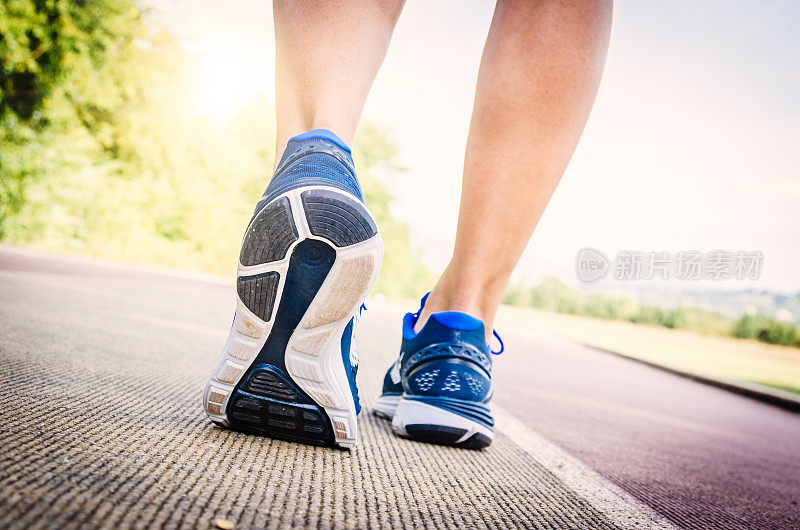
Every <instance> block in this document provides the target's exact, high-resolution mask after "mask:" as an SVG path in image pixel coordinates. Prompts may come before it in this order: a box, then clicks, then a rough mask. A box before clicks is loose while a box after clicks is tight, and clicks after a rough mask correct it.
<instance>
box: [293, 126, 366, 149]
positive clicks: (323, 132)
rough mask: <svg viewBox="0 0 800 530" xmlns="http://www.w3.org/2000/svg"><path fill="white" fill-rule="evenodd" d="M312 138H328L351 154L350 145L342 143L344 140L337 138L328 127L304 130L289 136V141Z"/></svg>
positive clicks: (301, 140)
mask: <svg viewBox="0 0 800 530" xmlns="http://www.w3.org/2000/svg"><path fill="white" fill-rule="evenodd" d="M313 139H322V140H328V141H329V142H332V143H334V144H336V145H337V146H339V147H340V148H342V149H344V150H345V151H347V152H348V153H349V154H352V151H350V147H348V145H347V144H346V143H344V140H342V139H341V138H339V137H338V136H337V135H336V134H335V133H334V132H333V131H329V130H328V129H312V130H310V131H308V132H304V133H303V134H298V135H297V136H293V137H292V138H290V139H289V143H292V142H303V141H305V140H313Z"/></svg>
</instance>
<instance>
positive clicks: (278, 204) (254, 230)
mask: <svg viewBox="0 0 800 530" xmlns="http://www.w3.org/2000/svg"><path fill="white" fill-rule="evenodd" d="M297 237H298V235H297V227H296V226H295V224H294V220H293V219H292V211H291V205H290V204H289V199H288V198H286V197H283V198H280V199H277V200H275V201H273V202H271V203H269V204H267V205H266V206H265V207H264V208H262V209H261V211H259V212H258V213H257V214H256V215H255V216H254V218H253V220H252V222H251V223H250V226H248V227H247V233H246V234H245V236H244V241H243V242H242V250H241V252H240V253H239V262H240V263H241V264H242V265H244V266H252V265H261V264H263V263H270V262H273V261H280V260H282V259H283V258H285V257H286V252H287V251H288V250H289V247H291V246H292V243H294V242H295V241H296V240H297Z"/></svg>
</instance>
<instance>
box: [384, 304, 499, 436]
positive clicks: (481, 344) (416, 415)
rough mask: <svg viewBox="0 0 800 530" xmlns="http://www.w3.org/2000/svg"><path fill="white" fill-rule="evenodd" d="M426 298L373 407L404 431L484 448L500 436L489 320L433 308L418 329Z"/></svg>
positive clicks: (410, 317) (411, 316)
mask: <svg viewBox="0 0 800 530" xmlns="http://www.w3.org/2000/svg"><path fill="white" fill-rule="evenodd" d="M426 298H427V295H426V296H425V297H423V299H422V304H421V306H420V309H419V311H417V312H416V313H407V314H406V316H405V317H404V318H403V340H402V345H401V347H400V357H399V358H398V360H397V361H395V363H394V364H393V365H392V366H391V367H390V368H389V371H388V372H387V373H386V377H384V380H383V391H382V392H381V396H380V398H379V399H378V400H377V401H376V402H375V405H374V406H373V412H374V413H375V414H376V415H378V416H381V417H385V418H390V419H391V420H392V426H393V428H394V430H395V432H396V433H398V434H400V435H402V436H408V437H409V438H413V439H415V440H419V441H422V442H430V443H437V444H444V445H455V446H459V447H465V448H468V449H482V448H484V447H486V446H488V445H489V444H491V443H492V438H493V436H494V431H493V427H494V419H493V418H492V414H491V412H490V410H489V407H488V403H489V400H490V399H491V397H492V391H493V387H492V358H491V357H492V356H491V354H492V353H494V352H492V351H491V350H490V348H489V346H488V345H487V344H486V335H485V330H484V325H483V322H482V321H481V320H479V319H477V318H475V317H472V316H470V315H467V314H466V313H461V312H458V311H446V312H442V313H433V314H432V315H431V316H430V318H429V319H428V321H427V322H426V323H425V326H424V327H423V328H422V329H421V330H420V332H419V333H414V324H416V322H417V319H419V315H420V312H421V311H422V307H424V306H425V300H426ZM495 336H497V334H496V333H495ZM497 338H498V340H499V339H500V337H499V336H497ZM501 346H502V341H501ZM502 351H503V350H502V348H501V350H500V351H499V352H497V353H501V352H502Z"/></svg>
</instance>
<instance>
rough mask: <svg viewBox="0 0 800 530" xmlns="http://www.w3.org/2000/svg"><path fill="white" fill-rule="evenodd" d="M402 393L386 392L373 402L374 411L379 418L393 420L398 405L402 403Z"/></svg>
mask: <svg viewBox="0 0 800 530" xmlns="http://www.w3.org/2000/svg"><path fill="white" fill-rule="evenodd" d="M401 397H402V396H401V395H400V394H384V395H382V396H381V397H379V398H378V399H376V400H375V403H373V404H372V413H373V414H375V415H376V416H378V417H379V418H384V419H387V420H391V419H392V418H394V413H395V412H396V411H397V405H398V403H400V398H401Z"/></svg>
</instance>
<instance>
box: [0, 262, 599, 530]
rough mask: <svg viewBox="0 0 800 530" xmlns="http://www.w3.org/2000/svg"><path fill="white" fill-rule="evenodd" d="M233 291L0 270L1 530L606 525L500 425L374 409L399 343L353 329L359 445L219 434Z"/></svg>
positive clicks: (165, 280) (153, 280)
mask: <svg viewBox="0 0 800 530" xmlns="http://www.w3.org/2000/svg"><path fill="white" fill-rule="evenodd" d="M233 305H234V290H233V287H224V286H214V285H209V284H199V283H197V282H194V281H191V280H179V279H175V278H169V277H166V276H163V277H162V276H152V277H141V278H140V277H136V276H135V275H133V276H131V277H122V278H114V277H111V276H104V275H88V274H87V275H80V274H70V275H64V274H50V273H47V272H38V273H23V272H13V271H12V272H4V273H3V274H1V275H0V444H1V445H0V447H2V453H0V525H2V526H3V527H12V528H31V527H52V528H93V527H122V528H127V527H138V528H144V527H148V528H149V527H166V528H178V527H199V528H209V527H213V526H212V525H213V521H214V520H215V519H216V518H224V519H228V520H230V521H232V522H233V523H234V524H235V525H236V527H237V528H262V527H305V526H318V527H330V528H344V527H360V528H367V527H372V528H375V527H389V526H394V527H397V526H405V527H429V528H456V527H458V528H464V527H498V528H512V527H513V528H516V527H529V528H551V529H555V528H613V525H612V524H611V523H610V522H609V521H608V520H607V519H605V518H604V516H603V515H602V514H601V513H599V512H597V511H596V510H595V509H594V508H592V507H591V506H590V505H589V504H588V503H587V502H586V501H585V500H583V499H581V498H579V497H578V496H577V495H576V494H575V493H574V492H572V491H570V490H569V489H568V488H567V487H566V486H565V485H564V484H563V483H561V482H559V480H558V479H557V478H556V477H555V476H554V475H553V474H552V473H551V472H550V471H548V469H546V468H545V467H544V466H543V465H542V464H541V463H540V462H538V461H537V460H536V459H535V458H534V457H533V456H531V455H529V454H528V453H526V452H524V451H523V450H522V449H520V448H519V447H518V446H517V445H515V444H514V443H513V442H512V441H511V440H510V439H509V438H507V437H506V436H504V435H503V434H502V433H498V434H497V436H496V438H495V442H494V444H493V445H492V446H491V447H490V448H489V449H488V450H485V451H482V452H474V451H468V450H463V449H454V448H444V447H438V446H432V445H425V444H420V443H415V442H412V441H409V440H405V439H401V438H397V437H395V436H394V435H393V434H392V433H391V428H390V425H389V423H388V422H386V421H384V420H380V419H377V418H375V417H374V416H372V415H371V414H370V410H369V408H370V404H371V402H372V401H373V400H374V399H375V397H376V394H377V391H378V387H379V384H380V382H381V380H382V376H383V370H384V369H385V368H386V366H387V365H388V364H389V362H390V361H391V356H392V353H393V350H394V347H393V346H392V347H391V348H390V347H387V346H386V343H387V342H391V343H392V344H394V341H399V337H392V338H390V339H386V338H382V337H374V338H373V339H372V342H370V341H365V342H361V343H360V344H359V345H360V354H361V359H362V366H361V369H360V373H359V384H360V386H361V388H362V399H363V401H364V403H365V405H366V411H365V412H366V413H362V415H361V416H360V417H359V429H360V443H359V446H358V447H357V448H356V449H355V450H353V451H350V452H348V451H343V450H337V449H329V448H315V447H310V446H303V445H297V444H292V443H287V442H281V441H275V440H270V439H268V438H261V437H257V436H252V435H247V434H240V433H236V432H232V431H227V430H223V429H220V428H217V427H215V426H213V425H212V424H211V423H209V422H208V421H207V420H206V418H205V416H204V415H203V413H202V410H201V404H200V396H201V392H202V389H203V385H204V382H205V378H206V377H207V375H208V371H209V370H210V369H211V367H212V365H213V362H214V360H215V359H216V356H217V353H218V351H219V348H221V347H222V345H223V343H224V340H225V336H226V334H227V333H226V332H227V326H228V325H229V324H230V318H231V315H232V314H233Z"/></svg>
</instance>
